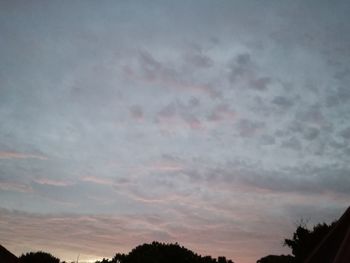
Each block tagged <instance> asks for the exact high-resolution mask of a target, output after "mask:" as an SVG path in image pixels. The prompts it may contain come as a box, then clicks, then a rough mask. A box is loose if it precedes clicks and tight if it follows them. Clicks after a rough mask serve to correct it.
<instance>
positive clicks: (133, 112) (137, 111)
mask: <svg viewBox="0 0 350 263" xmlns="http://www.w3.org/2000/svg"><path fill="white" fill-rule="evenodd" d="M129 111H130V116H131V117H132V118H133V119H135V120H142V119H143V111H142V108H141V107H140V106H138V105H134V106H131V107H130V108H129Z"/></svg>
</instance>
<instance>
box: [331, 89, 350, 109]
mask: <svg viewBox="0 0 350 263" xmlns="http://www.w3.org/2000/svg"><path fill="white" fill-rule="evenodd" d="M349 100H350V89H349V88H348V87H347V86H345V85H342V86H340V87H338V88H337V89H336V90H335V91H334V92H333V93H332V94H330V95H329V96H328V97H326V105H327V106H328V107H334V106H337V105H342V104H344V103H347V102H349Z"/></svg>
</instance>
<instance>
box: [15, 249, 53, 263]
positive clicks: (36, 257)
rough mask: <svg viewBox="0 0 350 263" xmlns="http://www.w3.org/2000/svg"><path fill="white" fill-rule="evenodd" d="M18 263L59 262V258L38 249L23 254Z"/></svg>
mask: <svg viewBox="0 0 350 263" xmlns="http://www.w3.org/2000/svg"><path fill="white" fill-rule="evenodd" d="M19 262H20V263H60V260H59V259H58V258H56V257H54V256H52V255H51V254H49V253H46V252H43V251H38V252H30V253H26V254H23V255H22V256H20V258H19Z"/></svg>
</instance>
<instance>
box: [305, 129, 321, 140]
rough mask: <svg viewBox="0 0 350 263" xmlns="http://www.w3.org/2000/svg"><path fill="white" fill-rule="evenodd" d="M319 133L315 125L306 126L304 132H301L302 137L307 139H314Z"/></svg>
mask: <svg viewBox="0 0 350 263" xmlns="http://www.w3.org/2000/svg"><path fill="white" fill-rule="evenodd" d="M319 134H320V130H319V129H318V128H315V127H308V128H306V129H304V132H303V135H304V139H306V140H309V141H312V140H314V139H316V138H317V137H318V136H319Z"/></svg>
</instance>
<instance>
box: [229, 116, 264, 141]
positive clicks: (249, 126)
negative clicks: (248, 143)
mask: <svg viewBox="0 0 350 263" xmlns="http://www.w3.org/2000/svg"><path fill="white" fill-rule="evenodd" d="M236 127H237V131H238V133H239V135H240V136H242V137H252V136H254V135H255V134H257V133H258V132H261V131H262V129H263V128H264V127H265V123H264V122H262V121H252V120H249V119H241V120H239V121H238V123H237V126H236Z"/></svg>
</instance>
